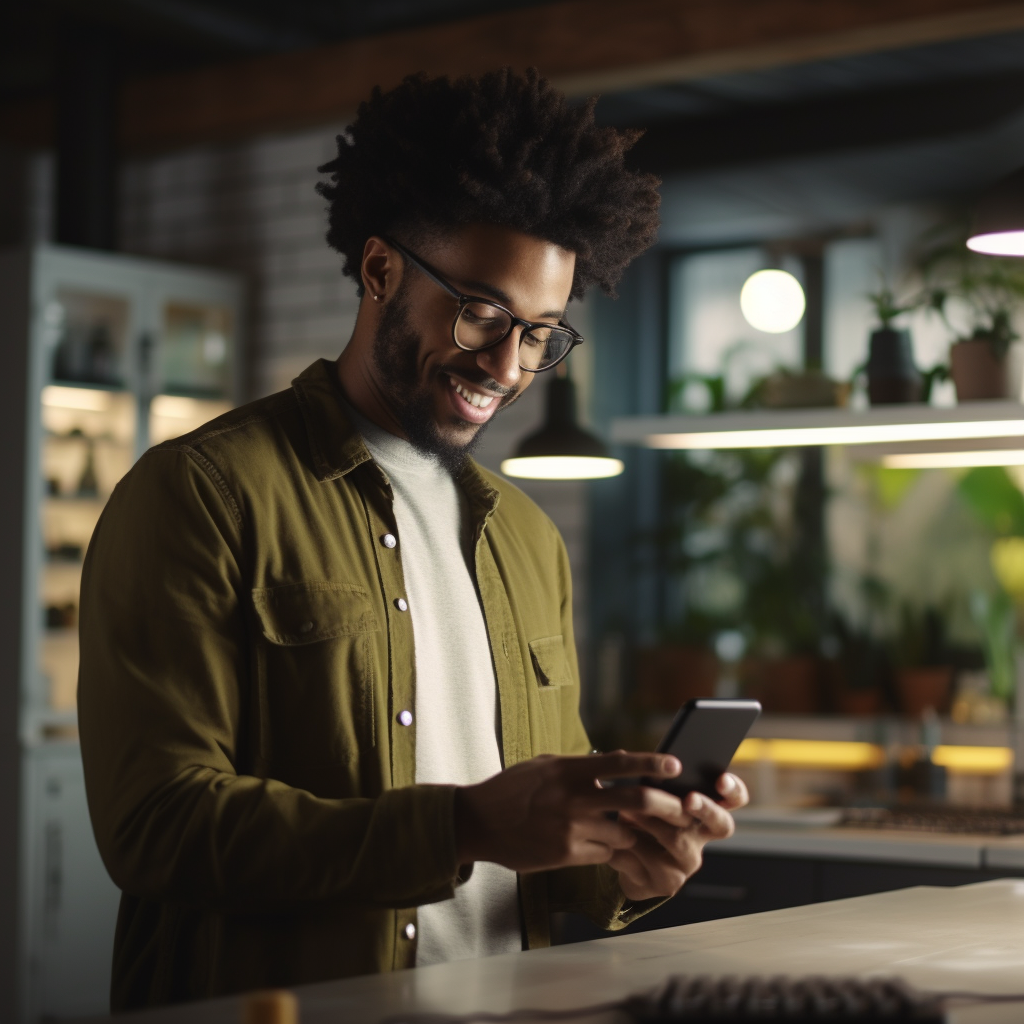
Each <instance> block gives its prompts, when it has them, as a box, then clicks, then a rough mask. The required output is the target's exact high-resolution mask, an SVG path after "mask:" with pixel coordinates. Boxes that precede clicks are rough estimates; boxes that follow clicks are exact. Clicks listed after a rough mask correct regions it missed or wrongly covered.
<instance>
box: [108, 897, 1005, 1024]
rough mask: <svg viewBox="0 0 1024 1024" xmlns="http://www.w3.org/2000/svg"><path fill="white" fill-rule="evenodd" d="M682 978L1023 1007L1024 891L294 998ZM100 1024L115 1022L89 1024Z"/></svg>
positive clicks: (709, 933)
mask: <svg viewBox="0 0 1024 1024" xmlns="http://www.w3.org/2000/svg"><path fill="white" fill-rule="evenodd" d="M674 973H690V974H703V973H709V974H761V975H771V974H779V973H787V974H854V975H859V976H862V977H870V976H879V975H893V974H896V975H899V976H900V977H902V978H903V979H904V980H905V981H907V982H909V983H910V984H912V985H914V986H916V987H917V988H920V989H924V990H928V991H932V992H946V991H950V990H968V991H972V992H985V993H989V994H1011V993H1018V992H1020V993H1021V994H1022V996H1024V880H1016V879H1006V880H999V881H993V882H981V883H978V884H976V885H965V886H958V887H955V888H932V887H925V886H921V887H917V888H913V889H903V890H901V891H899V892H888V893H879V894H877V895H874V896H861V897H858V898H856V899H848V900H837V901H835V902H832V903H818V904H815V905H812V906H806V907H794V908H792V909H789V910H776V911H772V912H770V913H766V914H751V915H749V916H746V917H733V918H726V919H724V920H720V921H706V922H703V923H701V924H691V925H684V926H683V927H680V928H666V929H663V930H661V931H653V932H641V933H638V934H636V935H624V936H617V937H613V938H608V939H602V940H599V941H594V942H581V943H577V944H574V945H568V946H556V947H554V948H552V949H541V950H535V951H533V952H529V953H510V954H506V955H504V956H495V957H489V958H487V959H483V960H474V961H462V962H460V963H451V964H439V965H437V966H434V967H421V968H418V969H415V970H406V971H399V972H397V973H395V974H390V975H376V976H371V977H363V978H352V979H349V980H347V981H337V982H330V983H325V984H322V985H310V986H306V987H303V988H300V989H298V990H297V994H298V996H299V997H300V1003H301V1021H302V1024H337V1022H339V1021H344V1022H345V1024H379V1022H381V1021H383V1020H385V1019H388V1018H391V1019H400V1020H402V1021H404V1022H405V1024H416V1015H417V1014H422V1013H445V1014H462V1013H473V1012H477V1011H479V1012H484V1011H486V1012H491V1013H504V1012H507V1011H509V1010H513V1009H526V1008H541V1009H570V1008H579V1007H587V1006H592V1005H595V1004H599V1003H604V1002H607V1001H611V1000H618V999H621V998H623V997H625V996H626V995H629V994H631V993H637V992H643V991H647V990H649V989H651V988H653V987H654V986H656V985H657V984H659V983H661V982H662V981H663V980H664V979H665V978H666V977H667V976H669V975H671V974H674ZM396 1015H401V1016H400V1017H399V1016H396ZM1022 1018H1024V1002H1022V1003H1014V1004H1002V1005H995V1004H990V1005H975V1006H973V1007H970V1008H965V1009H956V1010H954V1012H953V1013H952V1014H951V1016H950V1020H951V1022H953V1024H1010V1022H1011V1021H1013V1022H1019V1021H1020V1020H1021V1019H1022ZM100 1019H103V1020H111V1018H94V1020H100ZM587 1019H588V1020H590V1021H591V1022H593V1024H597V1022H598V1021H601V1022H602V1024H610V1022H611V1021H612V1020H613V1018H612V1016H611V1015H610V1014H604V1015H600V1016H597V1015H595V1016H591V1017H590V1018H587ZM238 1020H239V1003H238V1000H236V999H221V1000H216V1001H213V1002H208V1003H199V1004H191V1005H188V1006H182V1007H171V1008H168V1009H162V1010H155V1011H150V1012H147V1013H140V1014H125V1015H120V1016H118V1017H117V1018H116V1024H144V1022H145V1024H237V1021H238ZM619 1020H621V1018H619ZM574 1021H575V1024H585V1022H584V1020H583V1019H581V1018H575V1019H574Z"/></svg>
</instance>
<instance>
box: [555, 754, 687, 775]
mask: <svg viewBox="0 0 1024 1024" xmlns="http://www.w3.org/2000/svg"><path fill="white" fill-rule="evenodd" d="M559 760H560V761H562V762H563V764H564V765H565V770H566V771H567V772H568V773H569V774H570V776H571V777H573V778H577V779H580V780H583V779H586V780H588V781H589V780H590V779H621V778H628V777H630V776H635V775H650V776H651V777H653V778H657V779H671V778H674V777H675V776H676V775H678V774H679V773H680V772H681V771H682V770H683V766H682V765H681V764H680V763H679V758H677V757H673V756H672V755H671V754H650V753H647V754H636V753H630V752H629V751H626V750H616V751H614V752H613V753H611V754H590V755H587V756H584V757H564V758H560V759H559Z"/></svg>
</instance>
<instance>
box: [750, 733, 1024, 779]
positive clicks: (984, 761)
mask: <svg viewBox="0 0 1024 1024" xmlns="http://www.w3.org/2000/svg"><path fill="white" fill-rule="evenodd" d="M756 761H771V762H773V763H774V764H777V765H779V766H780V767H783V768H817V769H822V770H832V771H847V772H855V771H867V770H869V769H872V768H880V767H881V766H882V765H883V764H884V763H885V751H884V750H883V749H882V747H880V746H878V745H877V744H876V743H858V742H852V741H846V740H776V739H745V740H744V741H743V742H742V743H741V744H740V747H739V750H737V751H736V756H735V757H734V758H733V764H737V765H739V764H753V763H755V762H756ZM932 762H933V763H934V764H938V765H942V766H943V767H945V768H946V769H948V770H949V771H951V772H959V773H962V774H965V775H971V774H973V775H998V774H999V773H1001V772H1005V771H1008V770H1009V769H1010V768H1012V767H1013V751H1012V750H1011V749H1010V748H1009V747H967V746H952V745H941V746H938V747H936V748H935V750H934V752H933V753H932Z"/></svg>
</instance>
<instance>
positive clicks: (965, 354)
mask: <svg viewBox="0 0 1024 1024" xmlns="http://www.w3.org/2000/svg"><path fill="white" fill-rule="evenodd" d="M1008 364H1009V360H1008V359H1007V357H1006V356H1005V355H1004V356H1002V357H999V356H997V355H996V354H995V353H994V352H993V351H992V346H991V345H990V344H989V343H988V341H986V340H985V339H984V338H966V339H964V340H961V341H957V342H954V343H953V344H952V345H951V346H950V349H949V368H950V374H951V376H952V378H953V384H954V385H955V386H956V400H957V401H958V402H982V401H986V400H991V399H997V398H1006V397H1007V396H1008V394H1009V390H1010V389H1009V383H1010V382H1009V376H1010V375H1009V365H1008Z"/></svg>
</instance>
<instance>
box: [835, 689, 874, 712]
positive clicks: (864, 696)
mask: <svg viewBox="0 0 1024 1024" xmlns="http://www.w3.org/2000/svg"><path fill="white" fill-rule="evenodd" d="M838 704H839V711H840V713H841V714H844V715H877V714H878V713H879V712H880V711H881V710H882V691H881V690H880V689H879V688H878V687H877V686H873V687H871V688H870V689H867V690H851V689H845V690H841V691H840V693H839V700H838Z"/></svg>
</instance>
